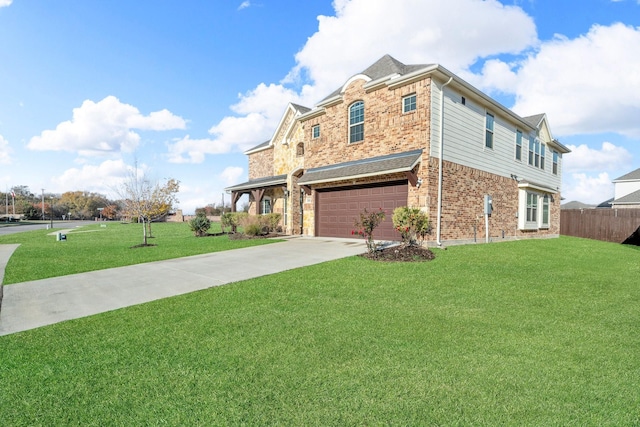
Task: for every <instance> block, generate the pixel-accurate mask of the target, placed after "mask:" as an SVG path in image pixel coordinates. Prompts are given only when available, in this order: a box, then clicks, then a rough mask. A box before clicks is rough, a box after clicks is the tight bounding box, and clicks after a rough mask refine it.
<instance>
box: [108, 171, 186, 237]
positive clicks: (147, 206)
mask: <svg viewBox="0 0 640 427" xmlns="http://www.w3.org/2000/svg"><path fill="white" fill-rule="evenodd" d="M179 190H180V182H179V181H177V180H175V179H169V180H167V182H166V183H165V184H164V185H160V183H157V182H156V183H155V184H154V183H152V182H151V181H150V180H149V179H148V178H146V177H145V176H144V175H143V174H142V173H139V171H138V165H137V163H136V165H135V167H134V168H133V169H132V170H130V171H129V175H128V177H127V179H126V180H125V182H124V183H123V184H122V185H121V186H120V187H119V188H118V189H117V191H118V194H119V196H120V198H121V199H122V202H123V209H122V211H123V214H124V215H125V216H126V217H128V218H129V219H130V220H135V219H137V221H138V222H141V223H142V238H143V240H142V242H143V245H144V246H147V244H148V241H147V238H148V237H150V233H151V221H153V220H155V219H158V218H160V217H162V216H163V215H166V214H167V213H168V212H169V211H170V210H171V209H172V208H173V205H174V204H175V203H177V202H178V199H177V197H176V194H177V193H178V191H179ZM147 231H148V233H147Z"/></svg>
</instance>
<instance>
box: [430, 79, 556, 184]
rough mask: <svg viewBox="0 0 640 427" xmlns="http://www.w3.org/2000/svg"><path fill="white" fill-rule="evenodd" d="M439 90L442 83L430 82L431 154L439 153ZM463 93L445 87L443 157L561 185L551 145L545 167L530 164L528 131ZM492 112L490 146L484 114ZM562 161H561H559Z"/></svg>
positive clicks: (476, 166)
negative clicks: (519, 141) (519, 142)
mask: <svg viewBox="0 0 640 427" xmlns="http://www.w3.org/2000/svg"><path fill="white" fill-rule="evenodd" d="M440 94H441V84H438V85H433V90H432V103H431V105H432V125H431V140H432V141H433V143H432V144H431V149H430V155H431V156H433V157H440V154H439V144H440V121H439V120H440V116H439V114H440ZM462 96H463V95H462V94H461V93H459V92H457V91H456V90H455V89H451V88H450V87H449V86H447V87H445V98H444V99H445V102H444V103H445V106H444V108H445V119H444V141H445V143H444V160H447V161H451V162H455V163H458V164H461V165H465V166H469V167H472V168H475V169H480V170H484V171H487V172H490V173H493V174H496V175H500V176H506V177H508V176H510V175H512V174H513V175H517V176H518V177H519V178H521V179H526V180H528V181H531V182H535V183H537V184H540V185H544V186H547V187H550V188H554V189H555V188H556V187H558V186H560V176H561V173H560V172H559V173H558V175H553V174H552V159H551V157H550V153H551V151H550V149H549V147H548V146H547V147H546V153H545V154H546V158H545V169H544V170H541V169H539V168H535V167H533V166H529V164H528V161H527V159H528V158H527V156H528V147H529V145H528V144H529V134H528V133H527V131H526V130H525V129H523V128H522V127H520V128H518V127H516V124H515V123H512V122H511V121H509V120H507V119H506V117H504V116H503V115H502V114H501V113H500V111H499V110H498V109H497V108H495V109H492V108H491V106H484V105H480V104H479V103H477V102H475V101H474V100H473V99H470V98H471V97H470V96H466V95H465V104H464V105H463V104H462V102H461V98H462ZM487 112H489V113H491V114H492V115H493V116H494V118H495V121H494V134H493V149H488V148H486V147H485V117H486V113H487ZM516 129H520V130H522V132H523V135H522V136H523V150H522V161H521V162H520V161H517V160H515V156H514V150H515V140H516ZM560 163H561V162H560ZM559 167H560V165H559Z"/></svg>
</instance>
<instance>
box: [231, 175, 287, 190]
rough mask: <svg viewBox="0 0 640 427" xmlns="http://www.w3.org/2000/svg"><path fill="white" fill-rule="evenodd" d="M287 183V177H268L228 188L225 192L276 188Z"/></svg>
mask: <svg viewBox="0 0 640 427" xmlns="http://www.w3.org/2000/svg"><path fill="white" fill-rule="evenodd" d="M286 183H287V175H276V176H267V177H264V178H257V179H252V180H249V181H247V182H243V183H242V184H237V185H233V186H231V187H227V188H225V189H224V190H225V191H246V190H252V189H254V188H265V187H275V186H278V185H283V184H286Z"/></svg>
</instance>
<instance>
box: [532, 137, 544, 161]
mask: <svg viewBox="0 0 640 427" xmlns="http://www.w3.org/2000/svg"><path fill="white" fill-rule="evenodd" d="M545 147H546V146H545V145H544V144H540V140H539V139H538V138H535V137H533V136H530V137H529V164H530V165H531V166H534V167H536V168H541V169H544V156H545Z"/></svg>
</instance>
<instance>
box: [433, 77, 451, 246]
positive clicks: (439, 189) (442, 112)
mask: <svg viewBox="0 0 640 427" xmlns="http://www.w3.org/2000/svg"><path fill="white" fill-rule="evenodd" d="M452 81H453V76H451V77H449V80H448V81H447V82H446V83H445V84H443V85H442V87H441V88H440V148H439V150H440V152H439V156H440V159H439V160H438V217H437V225H436V244H437V245H438V247H441V246H442V241H441V240H440V237H441V233H440V231H441V228H442V221H441V216H442V157H443V155H442V154H443V150H444V87H445V86H447V85H448V84H449V83H451V82H452Z"/></svg>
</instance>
